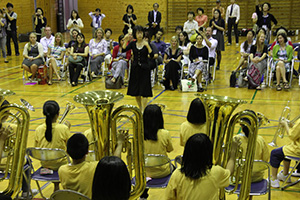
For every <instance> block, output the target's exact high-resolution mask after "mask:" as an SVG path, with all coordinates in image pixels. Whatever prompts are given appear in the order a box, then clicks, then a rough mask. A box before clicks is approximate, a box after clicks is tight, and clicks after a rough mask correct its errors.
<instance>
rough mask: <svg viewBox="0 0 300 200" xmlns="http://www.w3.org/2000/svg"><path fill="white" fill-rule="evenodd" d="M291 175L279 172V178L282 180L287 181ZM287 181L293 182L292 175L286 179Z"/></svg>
mask: <svg viewBox="0 0 300 200" xmlns="http://www.w3.org/2000/svg"><path fill="white" fill-rule="evenodd" d="M288 176H289V175H283V172H282V171H281V172H279V173H278V174H277V178H278V179H279V180H280V181H285V179H286V178H287V177H288ZM286 182H287V183H291V182H292V181H291V177H290V178H289V179H288V180H287V181H286Z"/></svg>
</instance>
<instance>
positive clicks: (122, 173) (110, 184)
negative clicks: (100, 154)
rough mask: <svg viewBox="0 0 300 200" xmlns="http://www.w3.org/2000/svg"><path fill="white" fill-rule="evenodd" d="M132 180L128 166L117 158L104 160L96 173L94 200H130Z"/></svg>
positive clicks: (93, 189) (93, 188)
mask: <svg viewBox="0 0 300 200" xmlns="http://www.w3.org/2000/svg"><path fill="white" fill-rule="evenodd" d="M130 190H131V180H130V175H129V172H128V169H127V167H126V164H125V163H124V162H123V161H122V160H121V159H120V158H119V157H116V156H106V157H104V158H102V159H101V160H100V161H99V163H98V165H97V167H96V171H95V175H94V180H93V187H92V200H102V199H110V200H121V199H122V200H128V199H129V197H130Z"/></svg>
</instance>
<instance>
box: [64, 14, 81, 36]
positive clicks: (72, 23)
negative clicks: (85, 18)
mask: <svg viewBox="0 0 300 200" xmlns="http://www.w3.org/2000/svg"><path fill="white" fill-rule="evenodd" d="M83 27H84V25H83V23H82V20H81V19H80V17H79V15H78V12H77V11H76V10H72V12H71V18H70V19H69V20H68V24H67V28H68V29H69V30H70V33H71V34H72V32H73V30H74V29H76V30H78V32H79V33H80V32H81V29H82V28H83ZM71 36H72V35H71ZM73 39H75V38H73Z"/></svg>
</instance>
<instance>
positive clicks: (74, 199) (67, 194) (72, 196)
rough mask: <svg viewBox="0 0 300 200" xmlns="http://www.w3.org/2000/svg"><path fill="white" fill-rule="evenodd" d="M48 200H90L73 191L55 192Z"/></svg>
mask: <svg viewBox="0 0 300 200" xmlns="http://www.w3.org/2000/svg"><path fill="white" fill-rule="evenodd" d="M50 200H90V199H89V198H88V197H87V196H85V195H83V194H81V193H79V192H76V191H73V190H58V191H55V192H54V193H53V194H52V195H51V197H50Z"/></svg>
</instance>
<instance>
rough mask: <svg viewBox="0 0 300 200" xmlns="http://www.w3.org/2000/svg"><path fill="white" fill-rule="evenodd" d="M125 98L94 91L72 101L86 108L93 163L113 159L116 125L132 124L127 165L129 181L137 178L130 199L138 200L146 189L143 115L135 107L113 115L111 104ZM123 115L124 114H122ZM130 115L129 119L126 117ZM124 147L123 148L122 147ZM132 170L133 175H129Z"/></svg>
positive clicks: (123, 109) (119, 95)
mask: <svg viewBox="0 0 300 200" xmlns="http://www.w3.org/2000/svg"><path fill="white" fill-rule="evenodd" d="M123 97H124V95H123V94H122V93H119V92H112V91H109V90H104V91H93V92H85V93H81V94H78V95H76V96H75V97H74V101H75V102H77V103H80V104H82V105H84V107H85V108H86V110H87V112H88V115H89V118H90V123H91V130H92V134H93V137H94V141H93V142H91V143H92V144H93V145H94V151H95V157H96V160H100V159H101V158H103V157H104V156H109V155H112V153H113V152H114V148H115V145H116V140H117V139H116V138H117V122H118V121H120V120H121V119H126V120H128V121H129V122H131V124H132V130H133V136H132V137H130V138H129V140H131V141H126V142H125V143H126V144H125V148H126V150H127V164H128V170H129V174H130V176H131V178H133V174H134V175H135V177H136V185H135V187H134V188H133V190H132V191H131V194H130V199H136V198H138V197H139V196H140V195H141V194H142V192H143V191H144V189H145V186H146V179H145V170H144V162H145V161H144V153H143V152H144V128H143V121H142V113H141V112H140V110H139V109H138V108H137V107H136V106H131V105H123V106H120V107H118V108H116V109H115V110H114V112H112V110H113V107H114V103H115V102H117V101H119V100H121V99H123ZM124 112H126V113H125V114H123V113H124ZM128 113H131V115H128ZM123 145H124V144H123ZM132 170H134V173H133V172H132Z"/></svg>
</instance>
